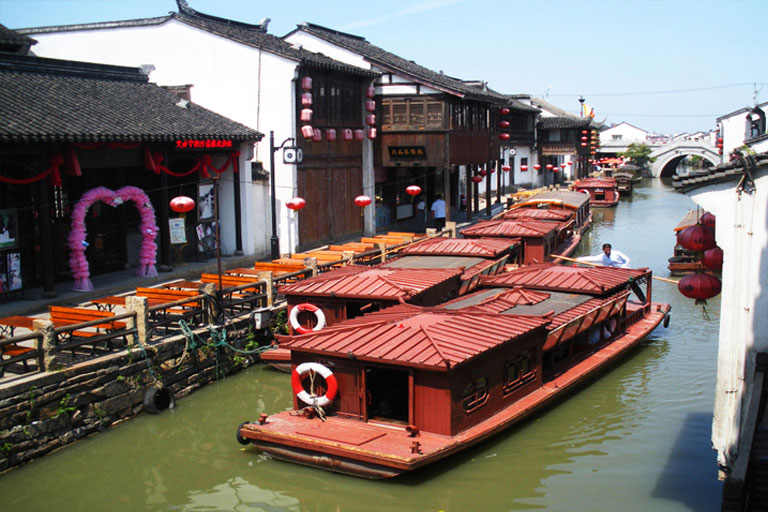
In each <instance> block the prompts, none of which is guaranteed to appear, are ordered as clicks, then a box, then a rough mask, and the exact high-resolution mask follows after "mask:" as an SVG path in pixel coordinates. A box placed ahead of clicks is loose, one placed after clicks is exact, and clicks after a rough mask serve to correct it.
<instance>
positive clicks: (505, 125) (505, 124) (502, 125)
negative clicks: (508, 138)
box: [499, 121, 509, 129]
mask: <svg viewBox="0 0 768 512" xmlns="http://www.w3.org/2000/svg"><path fill="white" fill-rule="evenodd" d="M499 128H501V129H506V128H509V121H499Z"/></svg>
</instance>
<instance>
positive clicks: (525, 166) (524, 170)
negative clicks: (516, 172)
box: [520, 165, 528, 172]
mask: <svg viewBox="0 0 768 512" xmlns="http://www.w3.org/2000/svg"><path fill="white" fill-rule="evenodd" d="M520 170H521V171H523V172H527V171H528V166H527V165H521V166H520Z"/></svg>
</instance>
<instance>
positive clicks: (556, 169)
mask: <svg viewBox="0 0 768 512" xmlns="http://www.w3.org/2000/svg"><path fill="white" fill-rule="evenodd" d="M559 170H560V168H559V167H557V166H555V167H553V168H552V172H557V171H559Z"/></svg>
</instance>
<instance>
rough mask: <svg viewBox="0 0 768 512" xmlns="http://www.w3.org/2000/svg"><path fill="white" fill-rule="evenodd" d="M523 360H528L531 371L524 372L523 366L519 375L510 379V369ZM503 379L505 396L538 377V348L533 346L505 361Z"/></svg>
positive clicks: (519, 370)
mask: <svg viewBox="0 0 768 512" xmlns="http://www.w3.org/2000/svg"><path fill="white" fill-rule="evenodd" d="M523 361H527V362H528V368H529V371H528V372H527V373H522V368H520V369H518V371H517V377H516V378H515V379H510V378H509V377H510V372H509V371H510V369H511V368H513V367H516V366H518V365H521V364H522V362H523ZM503 372H504V373H503V379H502V382H503V384H502V392H503V394H504V396H506V395H509V394H510V393H512V392H513V391H516V390H518V389H520V388H521V387H523V386H524V385H525V384H528V383H529V382H532V381H534V380H535V379H536V374H537V367H536V349H535V348H532V349H530V350H527V351H525V352H522V353H520V354H517V355H516V356H515V357H514V358H512V359H510V360H508V361H505V362H504V370H503Z"/></svg>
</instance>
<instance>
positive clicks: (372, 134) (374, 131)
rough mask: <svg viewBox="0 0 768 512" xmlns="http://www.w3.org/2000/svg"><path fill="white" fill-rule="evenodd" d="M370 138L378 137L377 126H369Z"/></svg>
mask: <svg viewBox="0 0 768 512" xmlns="http://www.w3.org/2000/svg"><path fill="white" fill-rule="evenodd" d="M368 138H369V139H375V138H376V128H374V127H373V126H371V127H370V128H368Z"/></svg>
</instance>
